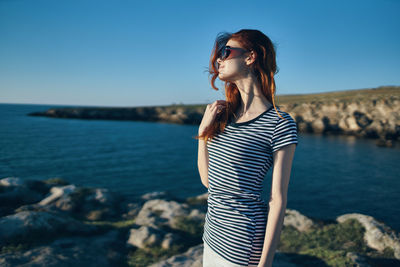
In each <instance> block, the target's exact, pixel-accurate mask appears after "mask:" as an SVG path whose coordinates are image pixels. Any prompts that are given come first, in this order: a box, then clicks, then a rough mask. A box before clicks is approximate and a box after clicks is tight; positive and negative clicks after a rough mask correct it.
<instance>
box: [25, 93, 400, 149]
mask: <svg viewBox="0 0 400 267" xmlns="http://www.w3.org/2000/svg"><path fill="white" fill-rule="evenodd" d="M276 101H277V103H276V104H277V105H279V106H280V107H281V110H283V111H286V112H288V113H289V114H290V115H292V117H293V118H294V119H295V121H296V122H297V125H298V130H299V132H300V133H302V132H304V133H314V134H334V135H351V136H355V137H358V138H372V139H376V144H377V145H378V146H385V147H393V146H395V145H396V143H398V141H400V87H399V86H383V87H378V88H372V89H361V90H348V91H337V92H329V93H320V94H303V95H284V96H277V97H276ZM205 108H206V105H171V106H155V107H130V108H117V107H115V108H111V107H79V108H78V107H77V108H73V107H70V108H53V109H49V110H47V111H43V112H33V113H30V114H28V115H30V116H46V117H54V118H77V119H102V120H133V121H151V122H168V123H179V124H194V125H199V124H200V122H201V119H202V117H203V114H204V111H205Z"/></svg>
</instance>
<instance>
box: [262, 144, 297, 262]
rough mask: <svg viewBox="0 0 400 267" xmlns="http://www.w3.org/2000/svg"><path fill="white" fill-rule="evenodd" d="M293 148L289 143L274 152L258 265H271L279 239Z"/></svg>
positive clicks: (294, 146) (294, 147)
mask: <svg viewBox="0 0 400 267" xmlns="http://www.w3.org/2000/svg"><path fill="white" fill-rule="evenodd" d="M295 149H296V145H295V144H290V145H287V146H284V147H282V148H281V149H279V150H277V151H276V152H274V156H273V159H274V167H273V172H272V185H271V194H270V200H269V203H268V204H269V212H268V221H267V226H266V231H265V239H264V246H263V251H262V254H261V258H260V262H259V264H258V266H259V267H271V266H272V261H273V259H274V255H275V251H276V248H277V246H278V243H279V241H280V236H281V230H282V225H283V220H284V218H285V210H286V203H287V191H288V186H289V180H290V172H291V170H292V162H293V157H294V151H295Z"/></svg>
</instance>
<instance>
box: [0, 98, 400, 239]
mask: <svg viewBox="0 0 400 267" xmlns="http://www.w3.org/2000/svg"><path fill="white" fill-rule="evenodd" d="M61 107H71V106H65V105H64V106H62V105H36V104H0V179H1V178H6V177H19V178H21V179H37V180H44V179H49V178H62V179H64V180H66V181H67V182H69V183H71V184H75V185H77V186H86V187H96V188H108V189H109V190H111V191H114V192H117V193H119V194H121V195H123V196H124V197H125V198H126V199H127V200H128V201H132V202H135V201H137V200H138V199H139V198H140V197H141V196H142V195H143V194H146V193H150V192H155V191H166V192H167V193H169V194H172V195H173V196H175V197H176V198H178V199H182V200H183V199H185V198H187V197H192V196H197V195H200V194H204V193H206V192H207V188H206V187H204V186H203V184H202V183H201V180H200V175H199V172H198V169H197V149H198V141H197V140H196V139H195V138H194V136H195V135H196V134H197V131H198V126H195V125H178V124H173V123H160V122H143V121H112V120H85V119H61V118H49V117H35V116H28V115H27V114H28V113H30V112H35V111H46V110H47V109H50V108H61ZM298 137H299V139H298V141H299V144H298V145H297V148H296V151H295V156H294V159H293V166H292V170H291V178H290V182H289V189H288V202H287V208H288V209H295V210H298V211H299V212H300V213H302V214H304V215H305V216H308V217H310V218H313V219H324V220H335V218H336V217H337V216H340V215H342V214H345V213H362V214H366V215H370V216H373V217H375V218H376V219H377V220H379V221H383V222H384V223H385V224H386V225H387V226H389V227H391V228H392V229H394V230H396V231H398V232H399V231H400V216H399V214H400V193H399V192H400V146H399V145H397V146H395V147H394V148H387V147H378V146H376V145H375V140H370V139H362V138H356V137H353V136H337V135H315V134H306V133H299V136H298ZM271 179H272V168H271V169H270V170H269V172H268V173H267V174H266V176H265V180H264V191H263V199H264V200H265V201H266V203H268V199H269V192H270V188H271Z"/></svg>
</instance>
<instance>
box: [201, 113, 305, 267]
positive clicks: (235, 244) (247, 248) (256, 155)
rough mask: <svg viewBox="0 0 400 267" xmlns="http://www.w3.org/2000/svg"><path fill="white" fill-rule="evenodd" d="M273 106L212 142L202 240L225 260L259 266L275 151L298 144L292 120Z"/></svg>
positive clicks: (235, 124)
mask: <svg viewBox="0 0 400 267" xmlns="http://www.w3.org/2000/svg"><path fill="white" fill-rule="evenodd" d="M277 109H278V111H279V113H280V115H281V116H282V117H284V118H285V119H286V120H284V119H282V118H281V117H279V116H278V114H277V112H276V110H275V109H274V108H273V106H271V107H270V108H269V109H268V110H266V111H264V112H263V113H262V114H260V115H259V116H257V117H256V118H254V119H252V120H250V121H247V122H242V123H233V122H230V123H228V124H227V126H226V127H225V129H224V131H223V132H222V133H220V134H218V135H216V136H214V138H213V139H212V140H209V141H208V142H207V148H208V155H209V166H208V183H209V187H208V193H209V195H208V210H207V214H206V218H205V224H204V233H203V241H204V242H207V244H208V245H209V246H210V247H211V248H212V249H213V250H214V251H215V252H216V253H218V254H219V255H220V256H222V257H223V258H225V259H226V260H228V261H230V262H232V263H235V264H239V265H244V266H251V265H255V266H256V265H257V264H258V262H259V260H260V257H261V253H262V249H263V245H264V238H265V230H266V229H265V228H266V224H267V218H268V205H267V204H266V203H265V202H264V200H263V199H262V198H261V193H262V184H263V180H264V177H265V175H266V174H267V172H268V170H269V169H270V167H271V166H272V165H273V152H275V151H277V150H279V149H280V148H282V147H284V146H286V145H289V144H297V143H298V140H297V126H296V122H295V121H294V120H293V118H292V117H291V116H290V115H289V114H288V113H286V112H284V111H281V110H280V109H279V107H277Z"/></svg>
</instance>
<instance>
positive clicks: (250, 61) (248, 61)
mask: <svg viewBox="0 0 400 267" xmlns="http://www.w3.org/2000/svg"><path fill="white" fill-rule="evenodd" d="M255 61H256V54H255V52H254V51H253V50H252V51H250V54H249V56H248V57H247V58H246V64H247V65H248V66H250V65H251V64H253V63H254V62H255Z"/></svg>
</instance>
